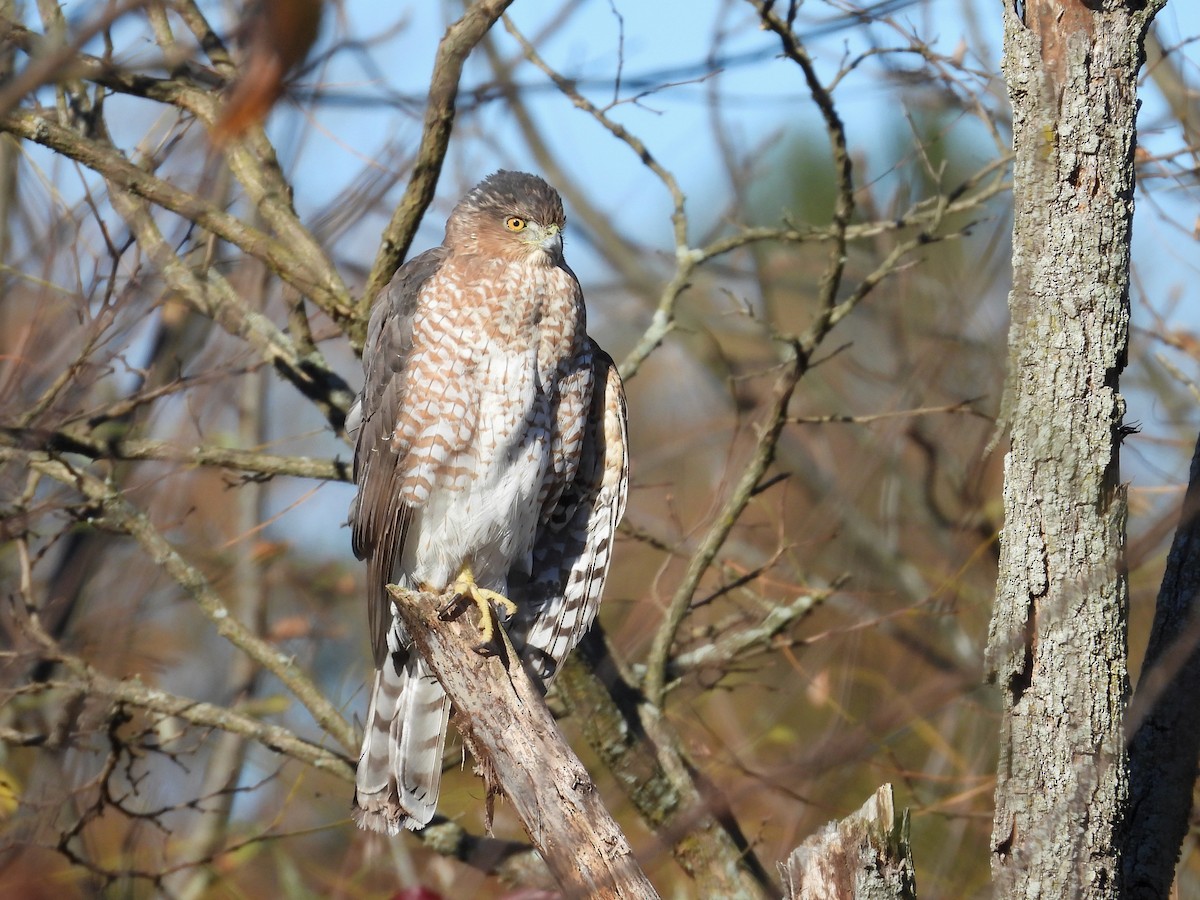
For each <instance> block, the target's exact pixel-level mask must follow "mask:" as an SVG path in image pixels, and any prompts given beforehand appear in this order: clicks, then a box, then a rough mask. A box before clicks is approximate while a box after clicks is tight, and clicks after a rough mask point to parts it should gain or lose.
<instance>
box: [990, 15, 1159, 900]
mask: <svg viewBox="0 0 1200 900" xmlns="http://www.w3.org/2000/svg"><path fill="white" fill-rule="evenodd" d="M1139 5H1140V4H1139ZM1161 5H1162V4H1161V3H1150V4H1147V5H1146V6H1145V7H1144V8H1141V9H1134V4H1133V3H1124V2H1115V0H1103V2H1098V3H1092V4H1087V5H1085V4H1083V3H1082V2H1079V0H1031V2H1028V3H1027V4H1026V6H1025V8H1024V21H1022V19H1021V18H1019V16H1018V12H1017V10H1016V9H1014V6H1013V4H1012V3H1010V2H1005V4H1004V19H1005V48H1004V49H1005V64H1004V72H1005V78H1006V81H1007V83H1008V90H1009V96H1010V98H1011V101H1012V107H1013V144H1014V151H1015V159H1014V163H1013V186H1014V187H1013V193H1014V222H1013V288H1012V292H1011V294H1010V295H1009V309H1010V312H1011V316H1012V325H1011V330H1010V333H1009V366H1010V372H1009V382H1008V387H1007V395H1006V401H1005V405H1004V406H1005V409H1004V418H1005V422H1004V423H1002V424H1006V425H1007V426H1008V427H1009V428H1010V429H1011V431H1010V435H1011V443H1010V449H1009V452H1008V455H1007V456H1006V458H1005V483H1004V508H1005V524H1004V530H1003V533H1002V535H1001V553H1000V575H999V583H998V587H997V597H996V604H995V609H994V612H993V618H992V623H991V629H990V634H989V638H988V669H989V675H990V677H991V678H992V679H993V680H994V681H995V682H996V684H998V685H999V686H1000V688H1001V689H1002V704H1003V712H1002V725H1001V740H1000V760H999V767H998V775H997V785H996V811H995V818H994V821H993V831H992V836H993V839H992V853H993V855H992V874H993V879H994V881H995V885H996V896H997V897H999V898H1036V897H1044V898H1062V897H1070V898H1101V897H1114V896H1117V891H1118V888H1119V877H1118V876H1119V870H1120V860H1119V854H1120V849H1121V845H1122V841H1123V839H1124V829H1125V817H1126V812H1127V802H1128V776H1127V768H1126V754H1125V749H1124V742H1123V737H1122V712H1123V709H1124V705H1125V702H1126V699H1127V696H1128V676H1127V672H1126V658H1127V646H1126V618H1127V584H1126V576H1125V573H1124V569H1123V550H1124V543H1125V515H1126V507H1125V490H1124V488H1123V486H1122V485H1121V484H1120V472H1119V465H1118V446H1119V443H1120V438H1121V431H1120V429H1121V421H1122V416H1123V414H1124V409H1125V405H1124V401H1123V399H1122V398H1121V396H1120V394H1119V393H1118V382H1119V376H1120V373H1121V370H1122V369H1123V368H1124V365H1125V355H1126V346H1127V340H1128V323H1129V242H1130V231H1131V225H1132V218H1133V187H1134V166H1133V151H1134V146H1135V138H1134V119H1135V114H1136V77H1137V72H1138V68H1139V66H1140V64H1141V61H1142V45H1143V39H1144V36H1145V30H1146V27H1147V25H1148V23H1149V20H1150V18H1151V17H1152V15H1153V12H1154V11H1155V10H1156V9H1157V8H1158V7H1159V6H1161Z"/></svg>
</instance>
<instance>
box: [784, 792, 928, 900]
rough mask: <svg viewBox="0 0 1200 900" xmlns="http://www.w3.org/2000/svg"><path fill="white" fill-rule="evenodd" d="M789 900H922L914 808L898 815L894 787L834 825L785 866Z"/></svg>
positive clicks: (785, 892)
mask: <svg viewBox="0 0 1200 900" xmlns="http://www.w3.org/2000/svg"><path fill="white" fill-rule="evenodd" d="M779 868H780V871H781V872H782V873H783V880H784V884H785V886H786V887H785V891H784V900H916V896H917V882H916V876H915V874H914V871H913V861H912V853H911V851H910V850H909V846H908V810H905V811H904V812H903V813H901V814H900V815H896V801H895V795H894V792H893V791H892V786H891V785H890V784H885V785H883V786H881V787H880V788H879V790H877V791H876V792H875V793H874V794H873V795H872V796H871V798H870V799H869V800H867V802H866V803H864V804H863V805H862V808H861V809H859V810H858V811H857V812H855V813H852V814H851V815H849V816H847V817H846V818H844V819H842V821H840V822H830V823H829V824H828V825H826V826H825V828H823V829H822V830H821V831H819V832H817V834H815V835H813V836H812V837H810V838H809V839H808V840H806V841H805V842H804V843H803V844H801V845H800V846H799V847H797V848H796V849H795V850H793V851H792V853H791V855H790V856H789V857H788V859H787V862H786V863H783V864H781V865H780V867H779Z"/></svg>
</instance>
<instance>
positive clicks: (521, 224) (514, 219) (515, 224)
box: [504, 216, 526, 231]
mask: <svg viewBox="0 0 1200 900" xmlns="http://www.w3.org/2000/svg"><path fill="white" fill-rule="evenodd" d="M525 225H526V222H525V220H524V219H522V218H521V217H520V216H509V217H508V218H507V219H505V220H504V227H505V228H507V229H508V230H509V231H524V230H525Z"/></svg>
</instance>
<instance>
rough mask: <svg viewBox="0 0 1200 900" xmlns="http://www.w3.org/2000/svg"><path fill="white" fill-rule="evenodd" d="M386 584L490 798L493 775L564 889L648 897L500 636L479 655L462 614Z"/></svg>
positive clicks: (620, 839) (587, 780) (623, 845)
mask: <svg viewBox="0 0 1200 900" xmlns="http://www.w3.org/2000/svg"><path fill="white" fill-rule="evenodd" d="M389 590H391V591H392V595H393V596H394V597H395V599H396V603H395V607H396V610H397V612H398V614H399V615H400V618H401V619H403V620H404V625H405V627H406V628H407V629H408V633H409V634H410V635H411V636H412V638H413V641H414V642H415V644H416V646H417V650H418V652H420V654H421V656H422V657H424V659H425V661H426V662H427V663H428V664H429V667H430V668H431V669H432V670H433V673H434V674H435V675H436V676H437V678H438V681H440V682H441V683H442V687H444V688H445V689H446V693H447V694H448V695H449V696H450V702H451V703H452V704H453V705H454V709H455V718H454V721H455V723H456V724H457V725H458V726H459V730H460V731H462V734H463V739H464V740H465V741H466V743H467V745H468V747H469V748H470V749H471V752H472V755H474V757H475V758H476V760H478V761H479V762H480V763H481V764H482V766H483V767H484V770H485V772H486V774H487V777H488V781H489V785H488V790H489V803H490V793H491V791H492V784H493V783H495V784H498V785H499V787H500V789H501V790H503V792H504V795H505V796H506V797H507V798H508V800H509V802H510V803H511V804H512V806H513V811H514V812H516V814H517V815H518V816H519V817H520V819H521V822H522V824H523V825H524V826H525V830H526V831H527V832H528V834H529V837H530V839H531V840H532V841H533V844H534V846H536V847H537V848H538V851H539V852H540V853H541V854H542V857H543V858H544V859H545V860H546V865H547V866H548V867H549V868H550V871H551V873H552V874H553V875H554V877H555V879H557V881H558V883H559V884H560V885H561V886H562V889H563V891H564V892H565V893H566V895H567V896H568V897H595V898H613V900H616V898H627V900H643V898H657V897H658V894H657V893H656V892H655V890H654V888H653V886H652V885H651V884H650V881H649V880H648V879H647V878H646V876H645V874H644V873H643V872H642V870H641V867H640V866H639V865H638V863H637V860H636V859H634V856H633V851H632V849H631V848H630V846H629V842H628V841H627V840H626V838H625V835H624V834H622V832H621V830H620V828H618V827H617V824H616V822H614V821H613V818H612V816H611V815H609V813H608V810H607V809H605V807H604V804H603V803H602V802H601V800H600V797H599V794H598V792H597V790H596V785H595V784H594V783H593V782H592V779H591V776H589V775H588V772H587V769H585V768H584V767H583V764H582V763H581V762H580V761H579V758H578V757H577V756H576V755H575V754H574V752H572V750H571V748H570V747H569V746H568V745H567V742H566V741H565V740H564V739H563V736H562V733H561V732H560V731H559V730H558V725H556V724H555V722H554V717H553V716H552V715H550V710H548V709H547V708H546V703H545V700H543V698H542V694H541V691H540V690H539V689H538V688H537V687H536V686H535V685H534V684H533V683H532V682H531V681H530V680H529V676H528V675H527V674H526V673H525V670H524V669H523V668H522V667H521V663H520V660H519V659H517V657H516V654H515V653H514V652H513V649H512V645H511V644H509V643H508V641H507V639H506V638H505V639H504V642H505V646H504V649H505V652H504V653H502V654H501V655H500V656H493V657H483V656H480V655H479V654H477V653H475V652H474V650H473V648H474V646H475V643H476V642H477V641H478V639H479V630H478V626H477V625H476V624H474V623H473V622H471V621H469V619H470V617H469V616H468V615H462V616H459V617H458V618H456V619H452V620H450V621H443V620H441V619H440V618H439V617H438V614H437V609H438V602H437V601H438V599H439V598H437V597H435V596H434V595H432V594H416V593H408V592H405V591H403V590H400V589H399V588H395V587H390V588H389ZM440 599H441V600H442V601H445V600H446V599H448V598H445V597H443V598H440ZM498 633H502V631H501V630H498Z"/></svg>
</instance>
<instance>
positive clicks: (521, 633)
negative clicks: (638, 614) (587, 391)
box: [509, 338, 629, 684]
mask: <svg viewBox="0 0 1200 900" xmlns="http://www.w3.org/2000/svg"><path fill="white" fill-rule="evenodd" d="M589 342H590V344H591V355H592V360H593V363H592V364H593V367H594V377H593V380H592V401H591V405H590V407H589V409H588V410H587V421H586V423H585V427H584V435H583V445H582V448H581V450H580V457H579V465H578V468H577V469H576V471H575V477H574V478H573V479H572V480H571V481H570V483H568V484H567V485H566V487H565V488H564V489H563V491H562V494H561V495H560V496H559V498H558V502H557V504H556V505H555V507H554V509H553V511H552V513H551V515H550V516H549V517H548V518H547V520H546V521H545V522H544V523H543V525H542V526H541V528H540V529H539V531H538V534H537V536H536V537H535V539H534V547H533V566H532V574H531V575H525V574H524V573H523V572H521V571H519V570H516V569H514V571H513V572H512V573H510V575H509V591H510V594H511V596H512V599H513V600H515V601H516V602H517V608H518V612H517V620H516V622H515V624H514V627H513V628H512V632H513V636H514V644H515V645H516V648H517V650H518V651H519V652H520V653H521V657H522V658H523V659H524V660H525V662H526V665H527V666H528V667H529V668H530V669H531V670H532V672H533V673H534V674H536V675H538V676H539V677H540V678H541V679H542V680H543V682H544V683H545V684H549V682H550V680H551V679H553V677H554V675H555V673H556V672H557V669H558V666H559V665H560V664H561V663H562V661H563V659H564V658H565V657H566V655H567V654H568V653H569V652H570V651H571V649H572V648H573V647H574V646H575V645H576V644H578V643H579V641H580V639H581V638H582V637H583V635H584V633H585V632H586V631H587V630H588V628H590V627H591V624H592V621H593V620H594V619H595V618H596V610H597V609H598V608H599V606H600V595H601V593H602V592H603V590H604V581H605V579H606V578H607V576H608V565H609V561H610V560H611V559H612V548H613V544H614V541H615V538H616V531H617V523H618V522H620V520H621V515H622V514H623V513H624V511H625V499H626V496H627V494H628V490H629V457H628V454H627V451H626V418H627V414H626V409H625V391H624V388H623V387H622V385H621V376H620V375H619V374H618V372H617V367H616V365H615V364H614V363H613V361H612V359H611V357H609V355H608V354H607V353H605V352H604V351H603V350H601V349H600V348H599V346H597V345H596V343H595V341H591V339H590V338H589Z"/></svg>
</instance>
